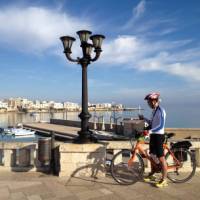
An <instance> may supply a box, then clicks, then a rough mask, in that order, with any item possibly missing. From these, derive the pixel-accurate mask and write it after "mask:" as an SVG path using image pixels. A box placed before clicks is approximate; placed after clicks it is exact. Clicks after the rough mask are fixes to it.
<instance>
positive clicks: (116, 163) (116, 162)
mask: <svg viewBox="0 0 200 200" xmlns="http://www.w3.org/2000/svg"><path fill="white" fill-rule="evenodd" d="M131 156H132V153H131V151H130V150H122V151H119V152H118V153H117V154H115V155H114V157H113V159H112V162H111V175H112V177H113V178H114V179H115V181H117V182H118V183H119V184H122V185H130V184H133V183H135V182H137V181H138V180H140V179H141V177H142V175H143V173H144V162H143V159H142V157H141V156H140V154H138V153H136V156H135V159H134V161H133V163H132V164H131V166H128V161H129V159H130V158H131Z"/></svg>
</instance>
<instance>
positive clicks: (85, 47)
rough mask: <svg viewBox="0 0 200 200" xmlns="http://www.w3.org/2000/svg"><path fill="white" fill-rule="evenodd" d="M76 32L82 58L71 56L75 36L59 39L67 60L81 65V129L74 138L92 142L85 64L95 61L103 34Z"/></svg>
mask: <svg viewBox="0 0 200 200" xmlns="http://www.w3.org/2000/svg"><path fill="white" fill-rule="evenodd" d="M77 34H78V35H79V38H80V41H81V45H80V46H81V48H82V52H83V57H82V58H79V57H78V58H77V59H73V58H72V57H71V53H72V51H71V47H72V44H73V42H74V41H75V38H73V37H69V36H63V37H61V38H60V39H61V41H62V43H63V46H64V53H65V55H66V57H67V59H68V60H69V61H72V62H76V63H78V64H80V65H81V67H82V112H81V113H80V114H79V117H80V119H81V130H80V131H79V132H78V134H79V136H78V137H77V138H76V142H77V143H87V142H94V137H93V136H92V132H91V131H90V130H89V124H88V121H89V119H90V117H91V115H90V113H89V112H88V84H87V66H88V65H89V64H90V63H91V62H94V61H96V60H97V59H98V58H99V56H100V54H101V52H102V50H101V45H102V42H103V39H105V36H103V35H92V36H90V35H91V34H92V32H90V31H87V30H81V31H78V32H77ZM89 38H90V39H91V40H92V44H90V43H88V39H89ZM93 48H94V52H95V56H94V58H92V57H91V53H92V50H93Z"/></svg>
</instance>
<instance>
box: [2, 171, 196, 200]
mask: <svg viewBox="0 0 200 200" xmlns="http://www.w3.org/2000/svg"><path fill="white" fill-rule="evenodd" d="M9 199H12V200H53V199H54V200H64V199H65V200H66V199H68V200H89V199H90V200H108V199H112V200H122V199H127V200H131V199H133V200H134V199H136V200H143V199H147V200H161V199H162V200H165V199H166V200H169V199H170V200H175V199H176V200H177V199H178V200H179V199H180V200H185V199H187V200H198V199H200V173H197V174H196V175H195V176H194V177H193V179H192V180H191V181H190V182H187V183H183V184H173V183H170V184H169V187H167V188H163V189H158V188H155V187H154V186H152V185H150V184H147V183H143V182H137V183H135V184H134V185H131V186H120V185H118V184H116V183H115V182H114V181H113V179H112V178H110V177H106V178H103V179H90V178H84V179H81V178H71V179H70V180H66V179H65V178H62V179H61V178H58V177H54V176H50V175H46V174H42V173H38V172H37V173H36V172H29V173H19V172H18V173H17V172H3V171H1V172H0V200H9Z"/></svg>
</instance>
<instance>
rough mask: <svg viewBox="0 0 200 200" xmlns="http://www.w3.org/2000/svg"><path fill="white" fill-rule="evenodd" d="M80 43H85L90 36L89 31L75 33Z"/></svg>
mask: <svg viewBox="0 0 200 200" xmlns="http://www.w3.org/2000/svg"><path fill="white" fill-rule="evenodd" d="M77 34H78V36H79V38H80V40H81V42H87V41H88V39H89V37H90V35H91V34H92V32H91V31H87V30H81V31H78V32H77Z"/></svg>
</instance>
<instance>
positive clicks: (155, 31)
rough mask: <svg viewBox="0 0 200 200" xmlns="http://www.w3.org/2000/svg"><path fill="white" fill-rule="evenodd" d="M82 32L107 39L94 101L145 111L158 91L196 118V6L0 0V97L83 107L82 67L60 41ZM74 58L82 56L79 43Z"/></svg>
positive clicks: (199, 39)
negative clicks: (68, 57) (152, 93)
mask: <svg viewBox="0 0 200 200" xmlns="http://www.w3.org/2000/svg"><path fill="white" fill-rule="evenodd" d="M81 29H88V30H91V31H92V32H93V33H100V34H104V35H105V36H106V39H105V41H104V43H103V46H102V49H103V52H102V56H101V58H100V59H99V60H98V61H96V62H94V63H92V64H91V65H90V66H89V69H88V79H89V101H90V102H94V103H95V102H116V103H124V104H126V105H128V106H137V105H138V104H141V105H142V106H145V102H144V101H143V97H144V96H145V94H147V93H149V92H150V91H159V92H160V93H161V96H162V99H163V101H162V103H163V104H164V106H165V107H167V109H168V110H171V112H170V113H172V112H173V111H174V110H176V111H177V112H176V113H179V112H180V113H181V114H180V116H177V117H176V118H179V117H181V116H182V115H183V113H186V112H189V113H191V115H192V117H195V118H197V117H199V114H198V113H199V111H200V109H199V107H200V103H199V99H200V86H199V84H200V60H199V58H200V34H199V32H200V1H198V0H190V1H182V0H168V1H166V0H118V1H115V0H66V1H64V0H60V1H56V0H52V1H50V0H46V1H28V0H26V1H25V0H20V1H18V0H15V1H14V0H13V1H11V0H10V1H6V0H1V1H0V61H1V62H0V69H1V73H0V80H1V84H0V91H1V93H0V98H1V99H2V98H8V97H11V96H12V97H18V96H21V97H26V98H30V99H41V100H42V99H47V100H50V99H51V100H56V101H66V100H68V101H75V102H80V100H81V67H80V66H78V65H76V64H74V63H70V62H69V61H67V60H66V58H65V56H64V54H63V53H62V52H63V47H62V44H61V42H60V40H59V37H60V36H62V35H71V36H73V37H76V38H77V35H76V31H77V30H81ZM72 51H73V54H72V55H73V56H74V57H77V56H80V47H79V39H78V38H77V40H76V42H75V43H74V44H73V47H72ZM197 111H198V113H197ZM180 123H181V122H180ZM194 126H196V125H194Z"/></svg>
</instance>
